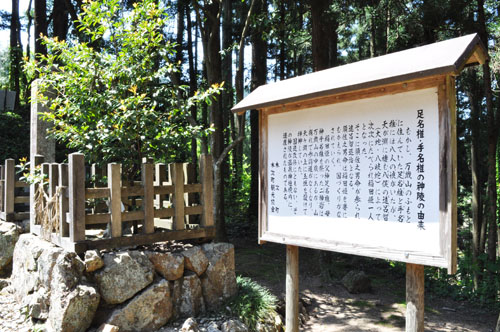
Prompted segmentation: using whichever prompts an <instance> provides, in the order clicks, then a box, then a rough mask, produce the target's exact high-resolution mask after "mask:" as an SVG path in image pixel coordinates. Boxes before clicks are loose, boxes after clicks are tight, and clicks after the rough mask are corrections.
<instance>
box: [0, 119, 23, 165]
mask: <svg viewBox="0 0 500 332" xmlns="http://www.w3.org/2000/svg"><path fill="white" fill-rule="evenodd" d="M29 136H30V135H29V128H28V126H27V125H26V121H25V120H24V119H23V117H22V116H21V115H19V114H18V113H17V112H4V111H2V112H0V142H2V144H0V162H3V161H4V160H5V159H8V158H14V159H18V158H20V157H22V156H26V155H28V153H29V141H28V140H29Z"/></svg>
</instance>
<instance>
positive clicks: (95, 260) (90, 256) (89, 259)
mask: <svg viewBox="0 0 500 332" xmlns="http://www.w3.org/2000/svg"><path fill="white" fill-rule="evenodd" d="M103 266H104V261H103V260H102V257H101V254H100V253H99V250H97V249H96V250H88V251H86V252H85V270H86V271H87V272H94V271H97V270H99V269H100V268H101V267H103Z"/></svg>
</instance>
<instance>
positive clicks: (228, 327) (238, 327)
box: [222, 319, 248, 332]
mask: <svg viewBox="0 0 500 332" xmlns="http://www.w3.org/2000/svg"><path fill="white" fill-rule="evenodd" d="M222 332H248V327H247V326H246V325H245V324H243V323H242V322H240V321H239V320H237V319H230V320H228V321H226V322H224V323H223V324H222Z"/></svg>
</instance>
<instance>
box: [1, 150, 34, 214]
mask: <svg viewBox="0 0 500 332" xmlns="http://www.w3.org/2000/svg"><path fill="white" fill-rule="evenodd" d="M15 168H16V164H15V161H14V159H7V160H5V163H4V165H0V219H1V220H4V221H9V222H12V221H21V220H25V219H29V212H27V211H25V210H26V205H27V204H29V196H28V194H27V190H26V189H22V188H27V187H29V185H28V184H27V183H25V182H23V181H19V177H18V176H17V175H16V171H15Z"/></svg>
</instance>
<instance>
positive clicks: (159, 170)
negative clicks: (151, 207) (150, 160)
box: [154, 164, 173, 209]
mask: <svg viewBox="0 0 500 332" xmlns="http://www.w3.org/2000/svg"><path fill="white" fill-rule="evenodd" d="M165 181H167V165H165V164H156V165H155V183H154V193H155V195H156V197H155V207H156V208H157V209H161V208H163V201H165V200H166V199H167V196H166V195H165V193H160V192H158V191H157V190H159V189H160V186H161V185H163V182H165ZM172 190H173V188H172Z"/></svg>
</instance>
